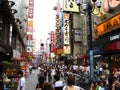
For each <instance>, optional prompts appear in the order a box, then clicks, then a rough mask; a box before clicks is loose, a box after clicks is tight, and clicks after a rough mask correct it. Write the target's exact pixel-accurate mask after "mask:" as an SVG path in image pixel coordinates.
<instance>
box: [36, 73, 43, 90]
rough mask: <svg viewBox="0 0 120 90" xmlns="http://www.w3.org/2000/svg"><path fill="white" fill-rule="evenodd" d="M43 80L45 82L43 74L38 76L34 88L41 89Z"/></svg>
mask: <svg viewBox="0 0 120 90" xmlns="http://www.w3.org/2000/svg"><path fill="white" fill-rule="evenodd" d="M44 82H45V77H44V76H43V75H40V76H39V77H38V83H37V85H36V90H43V84H44Z"/></svg>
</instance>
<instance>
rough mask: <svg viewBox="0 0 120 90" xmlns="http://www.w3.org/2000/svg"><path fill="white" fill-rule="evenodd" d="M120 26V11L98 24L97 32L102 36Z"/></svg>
mask: <svg viewBox="0 0 120 90" xmlns="http://www.w3.org/2000/svg"><path fill="white" fill-rule="evenodd" d="M119 27H120V13H119V14H117V15H115V16H114V17H112V18H110V19H108V20H107V21H105V22H103V23H101V24H99V25H97V26H96V31H95V32H96V33H97V35H98V36H101V35H103V34H105V33H108V32H110V31H112V30H116V29H117V28H119Z"/></svg>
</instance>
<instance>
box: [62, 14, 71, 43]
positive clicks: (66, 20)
mask: <svg viewBox="0 0 120 90" xmlns="http://www.w3.org/2000/svg"><path fill="white" fill-rule="evenodd" d="M63 23H64V24H63V25H64V26H63V28H64V45H69V44H70V28H69V27H70V26H69V14H64V21H63Z"/></svg>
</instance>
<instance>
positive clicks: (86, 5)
mask: <svg viewBox="0 0 120 90" xmlns="http://www.w3.org/2000/svg"><path fill="white" fill-rule="evenodd" d="M76 3H77V5H78V6H79V11H80V13H84V14H87V17H88V24H89V25H87V26H88V28H89V34H88V39H89V40H88V41H89V43H88V44H89V45H88V46H89V56H90V80H91V81H93V80H94V70H93V50H92V41H93V40H92V17H91V16H92V14H93V11H94V10H95V6H97V8H98V9H99V11H100V7H101V1H100V0H92V2H91V0H76Z"/></svg>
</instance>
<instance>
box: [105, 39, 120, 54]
mask: <svg viewBox="0 0 120 90" xmlns="http://www.w3.org/2000/svg"><path fill="white" fill-rule="evenodd" d="M116 50H120V41H117V42H114V43H111V44H106V45H105V46H104V51H105V52H109V51H116Z"/></svg>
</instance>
